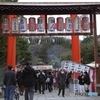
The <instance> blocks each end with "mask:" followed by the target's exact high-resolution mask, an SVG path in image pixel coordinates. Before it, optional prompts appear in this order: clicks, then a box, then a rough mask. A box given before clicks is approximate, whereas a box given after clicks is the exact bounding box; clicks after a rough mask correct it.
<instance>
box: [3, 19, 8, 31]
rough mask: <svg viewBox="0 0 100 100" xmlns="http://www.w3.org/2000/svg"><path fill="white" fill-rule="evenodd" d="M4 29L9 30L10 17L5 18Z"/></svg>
mask: <svg viewBox="0 0 100 100" xmlns="http://www.w3.org/2000/svg"><path fill="white" fill-rule="evenodd" d="M3 31H9V19H8V18H4V19H3Z"/></svg>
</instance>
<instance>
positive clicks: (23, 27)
mask: <svg viewBox="0 0 100 100" xmlns="http://www.w3.org/2000/svg"><path fill="white" fill-rule="evenodd" d="M25 31H27V18H25V17H21V18H20V32H25Z"/></svg>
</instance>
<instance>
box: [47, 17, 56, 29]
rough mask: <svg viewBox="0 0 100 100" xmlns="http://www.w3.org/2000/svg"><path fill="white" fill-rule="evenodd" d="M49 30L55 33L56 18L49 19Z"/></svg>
mask: <svg viewBox="0 0 100 100" xmlns="http://www.w3.org/2000/svg"><path fill="white" fill-rule="evenodd" d="M48 30H49V31H55V18H54V17H49V18H48Z"/></svg>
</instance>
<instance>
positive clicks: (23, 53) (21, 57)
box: [16, 37, 32, 63]
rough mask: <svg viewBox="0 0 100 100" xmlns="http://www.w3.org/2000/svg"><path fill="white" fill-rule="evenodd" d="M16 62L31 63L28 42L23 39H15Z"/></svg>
mask: <svg viewBox="0 0 100 100" xmlns="http://www.w3.org/2000/svg"><path fill="white" fill-rule="evenodd" d="M16 46H17V62H20V63H25V62H26V61H31V60H32V56H31V52H30V51H29V50H28V46H29V44H28V40H27V39H26V38H24V37H17V45H16Z"/></svg>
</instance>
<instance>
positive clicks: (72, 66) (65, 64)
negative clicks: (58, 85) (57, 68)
mask: <svg viewBox="0 0 100 100" xmlns="http://www.w3.org/2000/svg"><path fill="white" fill-rule="evenodd" d="M61 67H62V68H65V69H66V70H67V71H69V72H70V71H72V72H73V71H74V72H81V71H82V72H85V71H86V72H88V71H89V69H90V67H88V66H86V65H82V64H78V63H74V62H72V61H62V62H61Z"/></svg>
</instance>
